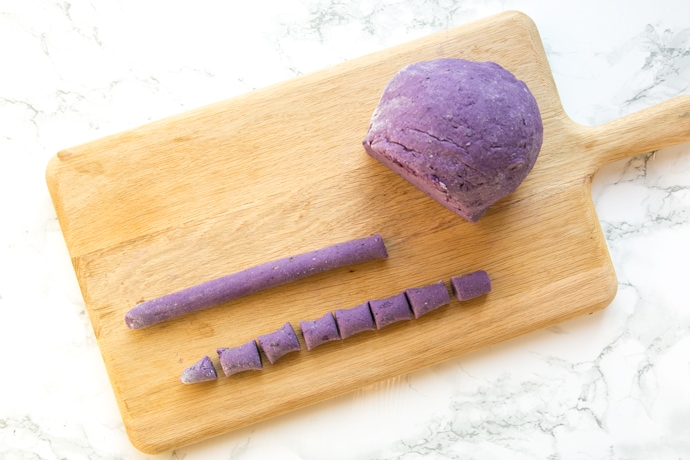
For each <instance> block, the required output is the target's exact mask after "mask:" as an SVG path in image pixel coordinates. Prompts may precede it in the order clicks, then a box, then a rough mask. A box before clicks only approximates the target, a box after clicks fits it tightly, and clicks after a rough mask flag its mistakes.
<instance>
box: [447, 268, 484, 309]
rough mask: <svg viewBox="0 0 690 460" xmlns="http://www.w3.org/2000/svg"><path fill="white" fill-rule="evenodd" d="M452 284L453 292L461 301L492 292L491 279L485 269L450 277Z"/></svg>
mask: <svg viewBox="0 0 690 460" xmlns="http://www.w3.org/2000/svg"><path fill="white" fill-rule="evenodd" d="M450 285H451V288H452V289H453V294H455V297H456V298H457V299H458V300H460V301H463V300H470V299H474V298H475V297H480V296H483V295H485V294H488V293H489V292H491V279H489V274H488V273H486V272H485V271H484V270H477V271H475V272H472V273H467V274H466V275H461V276H454V277H453V278H451V279H450Z"/></svg>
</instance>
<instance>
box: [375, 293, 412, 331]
mask: <svg viewBox="0 0 690 460" xmlns="http://www.w3.org/2000/svg"><path fill="white" fill-rule="evenodd" d="M369 307H370V308H371V313H372V315H374V321H375V322H376V328H377V329H381V328H383V327H386V326H388V325H389V324H393V323H396V322H398V321H403V320H406V319H412V311H411V310H410V304H408V303H407V297H405V293H404V292H401V293H400V294H396V295H394V296H391V297H387V298H385V299H378V300H370V301H369Z"/></svg>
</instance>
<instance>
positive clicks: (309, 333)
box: [299, 311, 340, 350]
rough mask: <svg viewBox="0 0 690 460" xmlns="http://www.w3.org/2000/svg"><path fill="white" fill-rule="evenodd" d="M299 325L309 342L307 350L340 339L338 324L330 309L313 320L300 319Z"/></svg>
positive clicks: (307, 342) (306, 341)
mask: <svg viewBox="0 0 690 460" xmlns="http://www.w3.org/2000/svg"><path fill="white" fill-rule="evenodd" d="M299 326H300V329H301V330H302V337H304V342H305V343H306V344H307V350H311V349H312V348H315V347H318V346H319V345H321V344H322V343H326V342H330V341H331V340H338V339H340V334H338V326H337V325H336V324H335V318H333V314H332V313H331V312H330V311H329V312H328V313H326V314H325V315H323V316H322V317H321V318H318V319H315V320H313V321H300V323H299Z"/></svg>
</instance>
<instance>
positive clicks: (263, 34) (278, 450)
mask: <svg viewBox="0 0 690 460" xmlns="http://www.w3.org/2000/svg"><path fill="white" fill-rule="evenodd" d="M508 9H515V10H521V11H523V12H525V13H527V14H528V15H530V16H531V17H532V19H533V20H534V21H535V22H536V24H537V27H538V29H539V32H540V34H541V37H542V41H543V43H544V46H545V48H546V51H547V55H548V58H549V62H550V64H551V69H552V72H553V74H554V78H555V81H556V84H557V87H558V90H559V93H560V96H561V100H562V103H563V105H564V107H565V110H566V112H567V113H568V115H569V116H570V117H571V118H572V119H573V120H575V121H576V122H579V123H581V124H585V125H598V124H601V123H604V122H607V121H610V120H613V119H616V118H619V117H621V116H623V115H626V114H629V113H632V112H634V111H636V110H639V109H643V108H646V107H649V106H652V105H654V104H657V103H659V102H662V101H664V100H667V99H670V98H672V97H674V96H677V95H680V94H690V86H689V85H690V19H689V18H690V3H688V2H687V1H685V0H675V1H674V0H657V1H654V2H648V1H643V0H635V1H610V2H602V1H593V0H582V1H579V2H569V3H567V6H566V4H565V2H562V3H561V2H549V1H540V0H522V1H521V0H502V1H479V0H464V1H460V0H457V1H455V0H448V1H443V0H429V1H425V2H414V1H411V0H399V1H389V0H369V1H360V2H342V1H337V0H273V1H265V2H258V1H257V2H243V3H239V2H221V1H217V0H208V1H203V2H195V3H194V6H193V7H192V6H191V3H189V2H185V3H182V2H176V1H173V2H168V1H166V2H163V1H151V2H135V1H132V0H120V1H113V0H105V1H102V2H94V1H88V0H76V1H72V2H57V1H48V0H43V1H41V0H32V1H26V2H9V1H3V2H0V62H2V68H3V70H2V72H0V210H1V211H2V217H3V219H2V224H1V225H0V363H2V378H1V379H0V458H3V459H24V458H27V459H28V458H41V459H62V458H69V459H86V458H89V459H149V458H156V459H182V458H184V459H186V460H192V459H195V460H196V459H217V458H225V459H242V460H249V459H265V458H280V459H283V460H286V459H321V458H329V459H382V460H383V459H386V460H392V459H404V460H417V459H421V458H429V459H436V458H443V459H447V458H463V459H470V458H476V459H484V458H487V459H494V458H511V459H546V458H549V459H561V458H562V459H601V458H626V459H678V458H690V391H689V389H690V303H689V300H688V299H690V277H689V276H688V275H689V274H690V269H688V260H690V143H685V144H680V145H677V146H674V147H670V148H666V149H662V150H659V151H656V152H649V153H646V154H644V155H641V156H636V157H633V158H631V159H629V160H625V161H619V162H616V163H613V164H610V165H607V166H606V167H604V168H603V169H602V170H601V171H600V172H599V173H598V174H597V175H596V177H595V180H594V184H593V199H594V201H595V204H596V209H597V212H598V216H599V218H600V220H601V223H602V227H603V230H604V232H605V235H606V239H607V242H608V246H609V249H610V252H611V256H612V259H613V263H614V266H615V269H616V272H617V275H618V279H619V289H618V294H617V296H616V298H615V300H614V301H613V303H612V304H611V305H610V306H609V307H607V308H606V309H604V310H602V311H600V312H597V313H595V314H592V315H589V316H586V317H582V318H578V319H574V320H571V321H568V322H565V323H562V324H560V325H558V326H555V327H551V328H549V329H546V330H542V331H538V332H535V333H532V334H529V335H526V336H522V337H520V338H517V339H514V340H511V341H508V342H504V343H502V344H500V345H497V346H494V347H491V348H489V349H485V350H482V351H479V352H476V353H473V354H471V355H467V356H463V357H460V358H457V359H454V360H451V361H449V362H445V363H442V364H439V365H436V366H433V367H430V368H427V369H424V370H421V371H418V372H415V373H412V374H409V375H403V376H400V377H397V378H394V379H392V380H388V381H385V382H381V383H376V384H373V385H371V386H369V387H366V388H363V389H361V390H359V391H357V392H355V393H352V394H348V395H345V396H342V397H338V398H335V399H333V400H330V401H327V402H324V403H321V404H318V405H315V406H313V407H309V408H306V409H302V410H298V411H296V412H292V413H290V414H287V415H284V416H281V417H278V418H275V419H272V420H269V421H266V422H263V423H259V424H256V425H253V426H250V427H247V428H245V429H240V430H238V431H235V432H232V433H228V434H225V435H221V436H219V437H217V438H214V439H211V440H208V441H204V442H201V443H198V444H195V445H192V446H188V447H184V448H181V449H178V450H176V451H174V452H168V453H165V454H161V455H157V456H150V455H145V454H142V453H140V452H138V451H137V450H136V449H135V448H134V447H133V446H132V445H131V443H130V442H129V440H128V438H127V435H126V433H125V431H124V428H123V425H122V419H121V417H120V414H119V412H118V410H117V407H116V403H115V399H114V396H113V393H112V389H111V387H110V383H109V381H108V377H107V375H106V371H105V367H104V364H103V361H102V360H101V356H100V353H99V350H98V346H97V343H96V340H95V338H94V334H93V331H92V329H91V324H90V322H89V319H88V315H87V314H86V311H85V309H84V304H83V300H82V298H81V294H80V291H79V287H78V285H77V282H76V278H75V276H74V272H73V270H72V266H71V264H70V260H69V256H68V254H67V250H66V247H65V243H64V240H63V239H62V234H61V232H60V228H59V224H58V222H57V219H56V216H55V211H54V210H53V206H52V203H51V201H50V197H49V195H48V191H47V188H46V185H45V180H44V174H45V167H46V164H47V162H48V160H49V158H51V157H52V156H53V155H54V154H55V153H56V152H57V151H58V150H60V149H63V148H66V147H70V146H73V145H77V144H80V143H83V142H87V141H90V140H93V139H97V138H100V137H102V136H105V135H107V134H111V133H116V132H119V131H122V130H125V129H128V128H132V127H136V126H139V125H142V124H145V123H147V122H149V121H153V120H157V119H160V118H163V117H165V116H168V115H171V114H176V113H180V112H183V111H186V110H189V109H192V108H196V107H199V106H202V105H205V104H208V103H211V102H215V101H218V100H221V99H225V98H228V97H232V96H234V95H236V94H241V93H244V92H247V91H250V90H252V89H255V88H261V87H264V86H267V85H269V84H272V83H275V82H278V81H282V80H286V79H289V78H292V77H294V76H296V75H301V74H304V73H308V72H311V71H315V70H318V69H321V68H324V67H326V66H329V65H333V64H337V63H339V62H342V61H344V60H347V59H351V58H355V57H358V56H361V55H364V54H367V53H370V52H373V51H376V50H380V49H384V48H387V47H389V46H392V45H395V44H398V43H402V42H405V41H409V40H411V39H413V38H417V37H421V36H424V35H427V34H430V33H433V32H436V31H440V30H444V29H447V28H450V27H454V26H458V25H462V24H464V23H467V22H469V21H472V20H475V19H479V18H483V17H486V16H489V15H492V14H495V13H498V12H500V11H503V10H508ZM685 122H686V123H689V124H690V122H688V121H685ZM689 129H690V127H689Z"/></svg>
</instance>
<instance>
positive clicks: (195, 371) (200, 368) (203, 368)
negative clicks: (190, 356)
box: [180, 356, 218, 384]
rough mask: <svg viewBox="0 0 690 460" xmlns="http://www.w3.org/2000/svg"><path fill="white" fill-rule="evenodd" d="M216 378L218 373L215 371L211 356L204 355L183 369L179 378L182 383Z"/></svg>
mask: <svg viewBox="0 0 690 460" xmlns="http://www.w3.org/2000/svg"><path fill="white" fill-rule="evenodd" d="M217 378H218V374H217V373H216V368H215V367H213V363H212V362H211V358H209V357H208V356H204V357H203V358H201V359H200V360H199V361H197V362H196V363H194V364H192V365H191V366H189V367H188V368H186V369H185V370H183V371H182V376H181V377H180V380H181V381H182V383H186V384H191V383H200V382H208V381H209V380H215V379H217Z"/></svg>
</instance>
